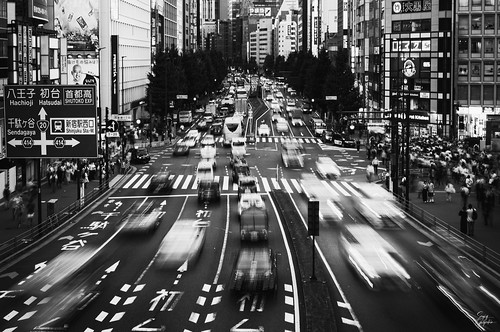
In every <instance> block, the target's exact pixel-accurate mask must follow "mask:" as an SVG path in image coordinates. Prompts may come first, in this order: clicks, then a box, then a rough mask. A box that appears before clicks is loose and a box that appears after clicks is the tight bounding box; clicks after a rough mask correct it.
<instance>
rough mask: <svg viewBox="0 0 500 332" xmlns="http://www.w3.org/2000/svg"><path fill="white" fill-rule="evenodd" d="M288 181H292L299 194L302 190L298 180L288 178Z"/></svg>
mask: <svg viewBox="0 0 500 332" xmlns="http://www.w3.org/2000/svg"><path fill="white" fill-rule="evenodd" d="M290 182H292V184H293V186H294V187H295V190H297V192H298V193H299V194H300V193H301V192H302V188H301V187H300V183H299V181H297V180H296V179H290Z"/></svg>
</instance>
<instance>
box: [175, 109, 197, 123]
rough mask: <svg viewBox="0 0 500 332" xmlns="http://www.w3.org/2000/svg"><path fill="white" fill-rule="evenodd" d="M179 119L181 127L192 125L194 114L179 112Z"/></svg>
mask: <svg viewBox="0 0 500 332" xmlns="http://www.w3.org/2000/svg"><path fill="white" fill-rule="evenodd" d="M177 119H178V122H179V124H181V125H190V124H191V122H193V113H191V111H179V113H178V114H177Z"/></svg>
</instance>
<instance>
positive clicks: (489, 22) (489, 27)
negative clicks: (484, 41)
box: [484, 15, 495, 33]
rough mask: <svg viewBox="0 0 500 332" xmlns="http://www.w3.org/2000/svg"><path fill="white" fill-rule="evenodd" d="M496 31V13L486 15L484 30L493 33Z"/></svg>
mask: <svg viewBox="0 0 500 332" xmlns="http://www.w3.org/2000/svg"><path fill="white" fill-rule="evenodd" d="M494 31H495V15H484V32H485V33H493V32H494Z"/></svg>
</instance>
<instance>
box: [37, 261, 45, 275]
mask: <svg viewBox="0 0 500 332" xmlns="http://www.w3.org/2000/svg"><path fill="white" fill-rule="evenodd" d="M46 266H47V261H45V262H41V263H38V264H35V273H38V272H40V271H41V270H42V269H43V268H44V267H46Z"/></svg>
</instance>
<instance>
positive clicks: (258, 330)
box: [229, 318, 264, 332]
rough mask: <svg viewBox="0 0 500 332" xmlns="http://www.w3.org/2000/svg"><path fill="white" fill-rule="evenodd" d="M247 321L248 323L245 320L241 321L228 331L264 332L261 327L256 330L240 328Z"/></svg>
mask: <svg viewBox="0 0 500 332" xmlns="http://www.w3.org/2000/svg"><path fill="white" fill-rule="evenodd" d="M247 321H248V319H247V318H245V319H242V320H241V321H240V322H239V323H238V324H236V325H235V326H233V327H232V328H231V329H230V330H229V331H231V332H264V328H263V327H262V326H259V328H257V329H251V328H244V327H240V326H241V325H243V324H245V323H246V322H247Z"/></svg>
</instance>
